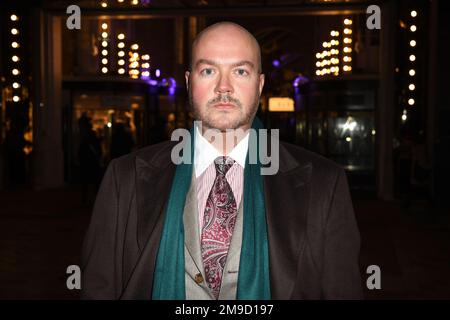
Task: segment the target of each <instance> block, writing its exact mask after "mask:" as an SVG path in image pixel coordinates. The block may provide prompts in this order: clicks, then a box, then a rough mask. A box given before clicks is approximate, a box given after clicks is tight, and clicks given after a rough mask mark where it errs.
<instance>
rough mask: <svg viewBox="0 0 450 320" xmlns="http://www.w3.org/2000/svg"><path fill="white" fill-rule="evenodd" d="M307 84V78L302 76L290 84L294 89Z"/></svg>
mask: <svg viewBox="0 0 450 320" xmlns="http://www.w3.org/2000/svg"><path fill="white" fill-rule="evenodd" d="M307 82H309V79H308V78H306V77H303V76H298V77H297V78H295V79H294V81H293V82H292V85H293V86H294V87H298V86H300V85H302V84H305V83H307Z"/></svg>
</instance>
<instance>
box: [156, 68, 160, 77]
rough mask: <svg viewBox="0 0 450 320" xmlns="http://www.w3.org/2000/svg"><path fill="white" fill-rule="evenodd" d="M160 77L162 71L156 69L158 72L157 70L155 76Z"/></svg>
mask: <svg viewBox="0 0 450 320" xmlns="http://www.w3.org/2000/svg"><path fill="white" fill-rule="evenodd" d="M160 75H161V70H159V69H156V70H155V76H156V77H157V78H159V76H160Z"/></svg>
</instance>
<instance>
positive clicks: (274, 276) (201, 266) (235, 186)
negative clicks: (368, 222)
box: [82, 22, 362, 300]
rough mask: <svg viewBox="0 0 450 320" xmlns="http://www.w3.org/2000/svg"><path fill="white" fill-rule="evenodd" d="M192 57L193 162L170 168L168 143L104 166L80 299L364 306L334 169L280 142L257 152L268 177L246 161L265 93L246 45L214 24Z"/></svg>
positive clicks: (349, 220) (354, 232)
mask: <svg viewBox="0 0 450 320" xmlns="http://www.w3.org/2000/svg"><path fill="white" fill-rule="evenodd" d="M191 57H192V59H191V63H190V68H189V71H187V72H186V74H185V78H186V86H187V88H188V92H189V102H190V105H191V108H192V111H193V114H194V115H195V119H196V120H198V122H196V123H195V124H194V126H193V127H192V129H191V131H190V137H191V138H192V141H193V143H192V147H191V151H192V152H191V153H190V154H191V155H190V158H189V159H190V160H192V162H186V163H184V162H183V163H177V164H175V163H174V161H173V157H172V150H173V149H174V147H175V146H176V145H177V142H174V141H168V142H163V143H160V144H156V145H152V146H149V147H146V148H143V149H141V150H139V151H137V152H134V153H132V154H129V155H126V156H123V157H121V158H118V159H114V160H113V161H112V162H111V163H110V165H109V167H108V170H107V172H106V174H105V177H104V179H103V182H102V185H101V188H100V190H99V193H98V195H97V199H96V203H95V206H94V211H93V215H92V218H91V222H90V225H89V229H88V231H87V234H86V237H85V241H84V243H83V251H82V297H83V298H86V299H205V300H234V299H264V300H266V299H359V298H362V288H361V278H360V272H359V266H358V256H359V248H360V236H359V231H358V228H357V224H356V221H355V217H354V213H353V207H352V202H351V199H350V195H349V191H348V186H347V180H346V176H345V173H344V171H343V169H342V168H340V167H339V166H338V165H336V164H334V163H333V162H331V161H329V160H327V159H325V158H322V157H321V156H318V155H315V154H313V153H311V152H309V151H306V150H304V149H302V148H300V147H298V146H294V145H291V144H287V143H283V142H280V143H279V148H278V149H277V148H275V147H274V145H275V144H272V143H269V144H268V145H267V147H268V148H269V149H270V148H272V149H271V150H272V153H276V154H275V156H276V158H277V160H279V168H278V170H277V172H276V173H275V174H270V175H263V174H262V173H261V172H262V171H260V170H259V169H261V168H262V167H264V165H263V164H262V163H260V161H259V160H258V161H257V162H256V164H255V163H252V162H250V161H249V154H250V153H251V152H254V151H255V149H254V148H253V146H255V145H256V146H257V147H256V148H258V146H260V142H261V140H257V139H258V138H255V136H257V135H255V136H254V135H251V134H250V131H251V130H254V132H261V131H260V130H259V129H261V125H260V122H258V120H257V119H255V115H256V111H257V109H258V106H259V99H260V95H261V92H262V90H263V86H264V75H263V74H262V70H261V54H260V48H259V45H258V42H257V41H256V39H255V38H254V37H253V36H252V35H251V34H250V33H249V32H248V31H247V30H246V29H244V28H243V27H241V26H239V25H237V24H234V23H230V22H221V23H217V24H214V25H212V26H210V27H208V28H206V29H205V30H203V31H202V32H201V33H200V34H199V35H198V36H197V37H196V39H195V40H194V42H193V44H192V55H191ZM258 130H259V131H258ZM211 132H213V134H211ZM230 132H231V133H232V135H231V136H230V135H229V134H230ZM255 139H256V140H255ZM258 141H259V142H258ZM268 141H273V140H271V139H268ZM255 142H258V143H255ZM262 146H263V147H266V145H265V144H262ZM256 150H257V152H258V150H259V149H256ZM183 152H184V151H183ZM183 154H184V153H183ZM188 154H189V153H188ZM257 154H258V153H257Z"/></svg>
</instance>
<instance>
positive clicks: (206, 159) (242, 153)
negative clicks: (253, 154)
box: [194, 127, 248, 235]
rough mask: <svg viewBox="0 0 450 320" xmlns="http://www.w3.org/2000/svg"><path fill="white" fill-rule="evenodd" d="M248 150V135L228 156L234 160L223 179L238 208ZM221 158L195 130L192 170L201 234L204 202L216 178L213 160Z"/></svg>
mask: <svg viewBox="0 0 450 320" xmlns="http://www.w3.org/2000/svg"><path fill="white" fill-rule="evenodd" d="M247 150H248V133H247V135H246V136H245V137H244V138H243V139H242V140H241V141H240V142H239V143H238V144H237V145H236V146H235V147H234V149H233V150H232V151H231V152H230V153H229V154H228V157H231V158H232V159H233V160H235V163H234V164H233V166H232V167H231V168H230V169H229V170H228V171H227V173H226V175H225V177H226V178H227V181H228V183H229V184H230V186H231V190H232V191H233V195H234V198H235V200H236V206H237V208H239V205H240V203H241V199H242V193H243V189H244V168H245V158H246V156H247ZM220 156H222V154H221V153H220V152H219V151H218V150H217V149H216V148H214V146H213V145H212V144H210V143H209V142H208V141H207V140H206V139H205V138H204V137H203V136H202V135H201V134H200V131H199V130H198V127H197V128H196V137H195V151H194V168H195V178H196V185H197V203H198V213H199V219H198V221H199V230H200V233H199V234H200V235H201V234H202V228H203V215H204V212H205V207H206V200H207V199H208V196H209V193H210V191H211V188H212V186H213V184H214V180H215V178H216V168H215V165H214V159H216V158H217V157H220Z"/></svg>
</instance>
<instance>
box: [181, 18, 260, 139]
mask: <svg viewBox="0 0 450 320" xmlns="http://www.w3.org/2000/svg"><path fill="white" fill-rule="evenodd" d="M191 56H192V60H191V68H190V71H187V72H186V74H185V77H186V85H187V87H188V91H189V102H190V104H191V107H192V108H193V112H194V116H195V119H196V120H201V121H202V125H203V128H204V129H218V130H221V131H225V130H226V129H238V128H241V129H244V130H246V129H248V128H250V127H251V123H252V121H253V118H254V116H255V114H256V111H257V108H258V105H259V98H260V95H261V91H262V88H263V85H264V75H263V74H261V53H260V48H259V44H258V42H257V41H256V39H255V38H254V37H253V35H251V34H250V33H249V32H248V31H247V30H246V29H244V28H243V27H241V26H239V25H238V24H235V23H231V22H219V23H216V24H214V25H212V26H210V27H208V28H206V29H205V30H203V31H202V32H201V33H200V34H199V35H198V36H197V37H196V38H195V40H194V42H193V44H192V54H191Z"/></svg>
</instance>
